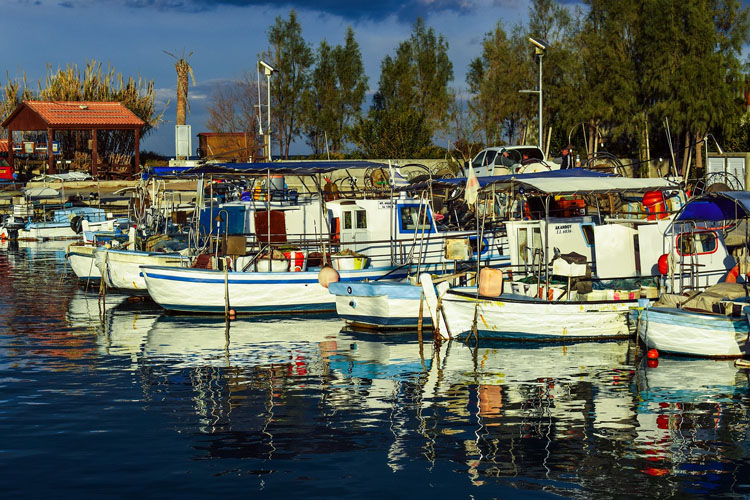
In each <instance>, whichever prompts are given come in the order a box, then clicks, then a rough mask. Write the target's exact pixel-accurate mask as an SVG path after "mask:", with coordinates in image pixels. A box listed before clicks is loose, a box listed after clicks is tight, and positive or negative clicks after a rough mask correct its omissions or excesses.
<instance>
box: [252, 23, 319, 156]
mask: <svg viewBox="0 0 750 500" xmlns="http://www.w3.org/2000/svg"><path fill="white" fill-rule="evenodd" d="M268 43H269V44H270V49H269V51H268V52H266V53H264V54H262V55H261V57H262V58H265V59H266V60H267V61H268V62H269V64H270V65H271V66H273V68H274V69H275V70H276V72H275V73H274V74H273V75H272V76H271V107H272V108H271V109H272V111H273V113H272V114H271V117H272V120H274V121H275V123H276V126H277V130H278V137H279V148H280V153H281V155H282V156H283V157H284V158H288V157H289V145H290V144H291V143H292V140H293V139H294V137H296V136H298V135H299V133H300V121H301V116H302V114H303V98H302V96H303V94H304V92H305V90H306V89H307V88H308V85H309V79H310V75H309V73H310V66H312V64H313V60H314V58H313V53H312V50H311V49H310V47H309V46H308V45H307V43H306V42H305V40H304V38H302V26H300V24H299V21H298V20H297V13H296V11H294V10H291V11H290V12H289V19H288V20H285V19H282V18H281V16H279V17H277V18H276V23H275V24H274V25H273V26H271V28H270V29H269V31H268Z"/></svg>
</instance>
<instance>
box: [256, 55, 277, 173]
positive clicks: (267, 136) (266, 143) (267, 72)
mask: <svg viewBox="0 0 750 500" xmlns="http://www.w3.org/2000/svg"><path fill="white" fill-rule="evenodd" d="M258 63H259V64H260V65H261V66H262V67H263V73H264V74H265V75H266V90H267V95H268V101H267V106H266V117H267V120H268V121H267V125H266V134H265V135H264V136H263V144H264V146H265V148H264V149H265V150H266V161H269V162H270V161H271V75H272V74H273V72H274V71H276V70H275V69H273V68H272V67H271V66H270V65H269V64H267V63H265V62H263V61H258ZM258 106H260V103H258Z"/></svg>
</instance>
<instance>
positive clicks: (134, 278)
mask: <svg viewBox="0 0 750 500" xmlns="http://www.w3.org/2000/svg"><path fill="white" fill-rule="evenodd" d="M188 252H189V251H185V252H183V253H181V252H146V251H141V250H119V249H115V248H102V247H100V248H97V249H96V250H94V253H93V257H94V261H95V265H96V267H97V269H98V270H99V272H100V274H101V277H102V279H103V280H104V283H105V284H106V285H107V287H108V288H113V289H116V290H119V291H123V292H126V293H141V294H146V293H148V290H147V288H146V282H145V280H144V278H143V273H142V272H141V269H140V268H141V266H167V267H183V268H185V267H189V266H190V265H191V264H192V262H193V257H192V256H190V255H188Z"/></svg>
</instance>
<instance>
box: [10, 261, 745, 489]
mask: <svg viewBox="0 0 750 500" xmlns="http://www.w3.org/2000/svg"><path fill="white" fill-rule="evenodd" d="M0 277H2V278H3V279H4V280H5V281H4V283H7V284H8V286H7V287H6V286H3V287H1V289H0V308H2V309H1V310H2V311H3V315H2V316H0V318H1V319H0V325H2V332H1V334H0V342H2V346H3V347H4V349H2V350H0V388H2V390H3V395H4V397H3V401H2V402H0V410H1V411H3V414H4V415H5V416H6V418H5V419H4V420H0V431H2V432H3V435H4V436H6V437H7V439H6V442H5V443H4V449H6V450H8V451H7V452H6V456H7V457H9V458H8V460H14V461H18V460H23V457H24V456H25V455H24V453H27V451H26V450H34V454H35V455H34V460H33V462H34V463H33V464H32V463H31V462H32V460H31V459H29V463H26V464H23V463H22V462H21V465H19V467H21V466H22V465H26V466H31V465H37V464H40V465H44V466H45V467H46V468H47V469H48V474H51V475H52V476H53V477H56V478H57V480H58V483H59V482H60V481H62V482H65V481H74V480H75V479H67V478H61V477H60V474H59V473H58V474H57V476H55V472H54V471H55V469H56V468H57V467H58V464H59V462H60V460H68V461H70V460H72V461H73V462H75V463H76V464H77V465H78V466H81V465H85V464H91V463H96V461H97V460H96V457H100V460H101V459H102V458H101V450H102V449H107V450H110V452H109V453H110V454H111V456H112V458H111V461H112V462H113V464H112V468H111V470H112V471H115V470H116V471H128V472H127V473H122V474H121V473H119V472H118V474H117V475H115V474H112V473H111V471H110V472H109V473H107V472H102V471H97V473H98V474H100V475H101V474H104V475H106V477H107V478H108V481H110V482H114V483H118V481H119V482H120V483H118V484H120V486H123V485H124V487H125V488H127V485H128V484H139V485H144V484H153V482H154V481H157V479H156V474H155V473H154V472H153V471H155V470H158V471H159V474H158V476H159V477H160V478H163V477H168V476H170V475H172V476H174V475H175V474H176V475H178V476H179V477H180V479H183V480H184V486H182V487H183V488H185V489H186V491H190V492H192V493H193V494H198V493H197V492H201V494H205V493H208V492H210V494H214V495H215V494H221V493H224V492H226V493H230V492H233V491H234V492H236V487H237V486H238V485H239V483H236V482H234V483H233V482H231V478H242V479H241V480H242V481H243V483H242V486H243V487H244V488H249V489H250V490H257V491H262V492H263V493H262V494H263V496H266V497H275V496H280V495H281V494H284V492H287V493H288V491H289V489H290V488H292V487H294V488H295V490H298V491H303V490H302V489H301V488H304V491H305V495H306V496H308V497H324V498H330V497H333V496H335V497H347V496H349V497H368V498H369V497H375V496H378V497H381V496H384V495H398V496H400V497H402V496H412V495H413V496H418V495H424V493H425V491H430V492H432V493H434V492H436V490H437V492H439V493H440V494H443V495H458V496H460V497H461V498H465V497H466V495H467V491H468V492H469V493H470V494H471V495H473V496H476V497H483V498H487V497H508V496H512V495H518V494H529V493H533V494H538V495H542V496H543V495H545V494H550V495H561V496H564V497H587V498H590V497H597V498H599V497H604V498H614V497H618V498H619V497H635V496H648V497H662V496H688V495H695V496H700V497H704V496H711V495H717V496H718V495H727V494H730V495H731V494H734V495H744V494H747V493H748V492H749V491H748V488H747V484H746V480H745V479H743V478H745V477H748V476H747V474H748V472H749V471H748V470H747V464H748V415H747V408H748V407H749V406H750V398H748V386H749V383H748V373H747V372H746V371H744V370H739V369H737V368H736V367H735V366H734V364H733V363H732V362H731V361H710V360H694V359H682V358H661V359H660V360H659V362H658V366H656V367H649V366H648V364H646V363H645V362H639V363H635V362H634V349H633V346H632V345H631V344H629V343H628V342H601V343H568V344H533V343H487V342H485V343H482V344H480V345H479V346H478V347H473V346H470V345H466V344H463V343H457V342H448V343H443V344H441V345H439V346H436V345H434V344H433V343H432V342H431V341H430V340H431V339H428V338H425V339H424V340H425V342H423V343H421V344H420V342H419V341H418V337H417V335H416V333H404V334H398V335H380V334H373V333H359V332H354V331H349V330H345V329H342V326H343V324H342V323H341V322H340V321H339V320H338V319H336V318H335V317H330V316H314V317H311V316H304V317H275V318H245V317H241V318H239V319H238V320H236V321H233V322H231V323H229V324H227V323H225V322H224V320H223V318H214V317H187V316H171V315H167V314H164V313H163V311H162V310H161V309H160V308H158V307H157V306H156V305H155V304H153V303H152V302H150V301H143V300H140V299H137V300H134V299H129V298H127V297H125V296H117V295H113V294H110V295H108V296H107V297H106V300H105V301H102V300H101V299H100V297H99V296H98V295H97V294H96V292H95V291H90V290H89V291H88V292H86V291H84V290H81V289H80V287H79V286H78V285H77V284H74V283H73V282H72V280H69V279H67V278H70V274H69V272H68V271H66V269H65V262H64V258H60V255H59V252H58V251H57V250H53V251H48V252H45V251H41V250H39V249H31V248H24V249H18V250H17V251H0ZM42 403H43V404H42ZM47 429H49V430H48V431H47ZM92 429H97V433H98V434H97V436H99V437H98V438H97V439H93V438H92V437H91V436H92ZM40 433H41V434H43V435H44V438H42V437H39V436H40ZM118 433H119V435H120V436H121V437H120V441H118V440H117V438H116V437H115V436H116V435H117V434H118ZM55 436H57V437H55ZM60 436H63V437H64V438H67V440H64V439H63V437H60ZM102 436H104V437H102ZM51 439H56V440H62V444H60V445H58V447H57V448H53V447H52V445H51V444H50V440H51ZM55 442H57V441H55ZM144 442H146V443H148V444H147V447H148V449H149V450H153V452H152V454H150V455H149V456H148V457H144V452H143V450H144ZM71 443H75V445H72V444H71ZM69 449H70V450H73V449H76V452H75V453H78V455H76V454H75V453H74V452H73V451H68V450H69ZM52 450H54V452H53V451H52ZM159 450H170V451H169V452H168V453H167V452H160V451H159ZM152 455H153V458H152V459H151V460H150V461H149V457H151V456H152ZM81 456H83V457H84V459H85V460H84V459H81ZM40 457H41V458H40ZM92 457H93V458H92ZM77 459H78V461H77V462H76V460H77ZM0 460H2V458H0ZM14 463H15V462H14ZM29 470H32V468H29ZM34 470H35V469H34ZM107 474H108V475H107ZM91 476H92V477H93V476H94V473H93V472H92V474H91ZM175 477H176V476H175ZM218 478H224V479H222V480H220V479H218ZM223 481H229V482H223ZM467 488H469V489H468V490H467ZM118 491H119V490H118ZM123 491H127V490H123ZM175 491H177V490H175ZM38 492H39V491H38ZM42 493H51V491H42Z"/></svg>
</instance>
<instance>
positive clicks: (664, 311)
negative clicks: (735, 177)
mask: <svg viewBox="0 0 750 500" xmlns="http://www.w3.org/2000/svg"><path fill="white" fill-rule="evenodd" d="M749 215H750V193H748V192H745V191H741V192H738V191H731V192H715V193H706V194H704V195H702V196H700V197H696V198H694V199H692V200H690V202H688V203H687V204H686V205H685V207H684V208H683V209H682V210H681V211H680V213H679V214H677V216H676V217H675V220H674V222H673V224H672V226H671V227H670V228H669V230H668V231H667V232H666V233H665V240H666V241H667V243H668V244H669V245H670V247H668V248H667V252H666V253H665V254H664V258H663V259H662V272H663V275H664V276H663V282H664V287H663V288H664V289H666V290H668V291H669V292H672V293H665V294H663V295H662V296H661V298H660V299H659V301H658V302H656V303H655V304H654V305H653V306H650V307H646V308H644V309H643V310H640V311H638V325H639V327H638V335H639V338H640V339H641V341H642V342H643V343H644V344H645V345H646V347H647V348H649V349H657V350H658V351H663V352H666V353H671V354H680V355H687V356H700V357H718V358H725V357H726V358H729V357H743V356H747V355H748V354H750V327H749V325H748V313H750V309H748V306H750V297H748V283H747V272H748V261H747V255H748V252H747V245H748V239H747V232H748V226H747V219H748V216H749ZM732 247H734V248H735V252H734V255H733V254H732V253H731V252H730V250H729V249H730V248H732ZM735 256H736V257H738V258H735ZM696 292H699V293H696Z"/></svg>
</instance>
